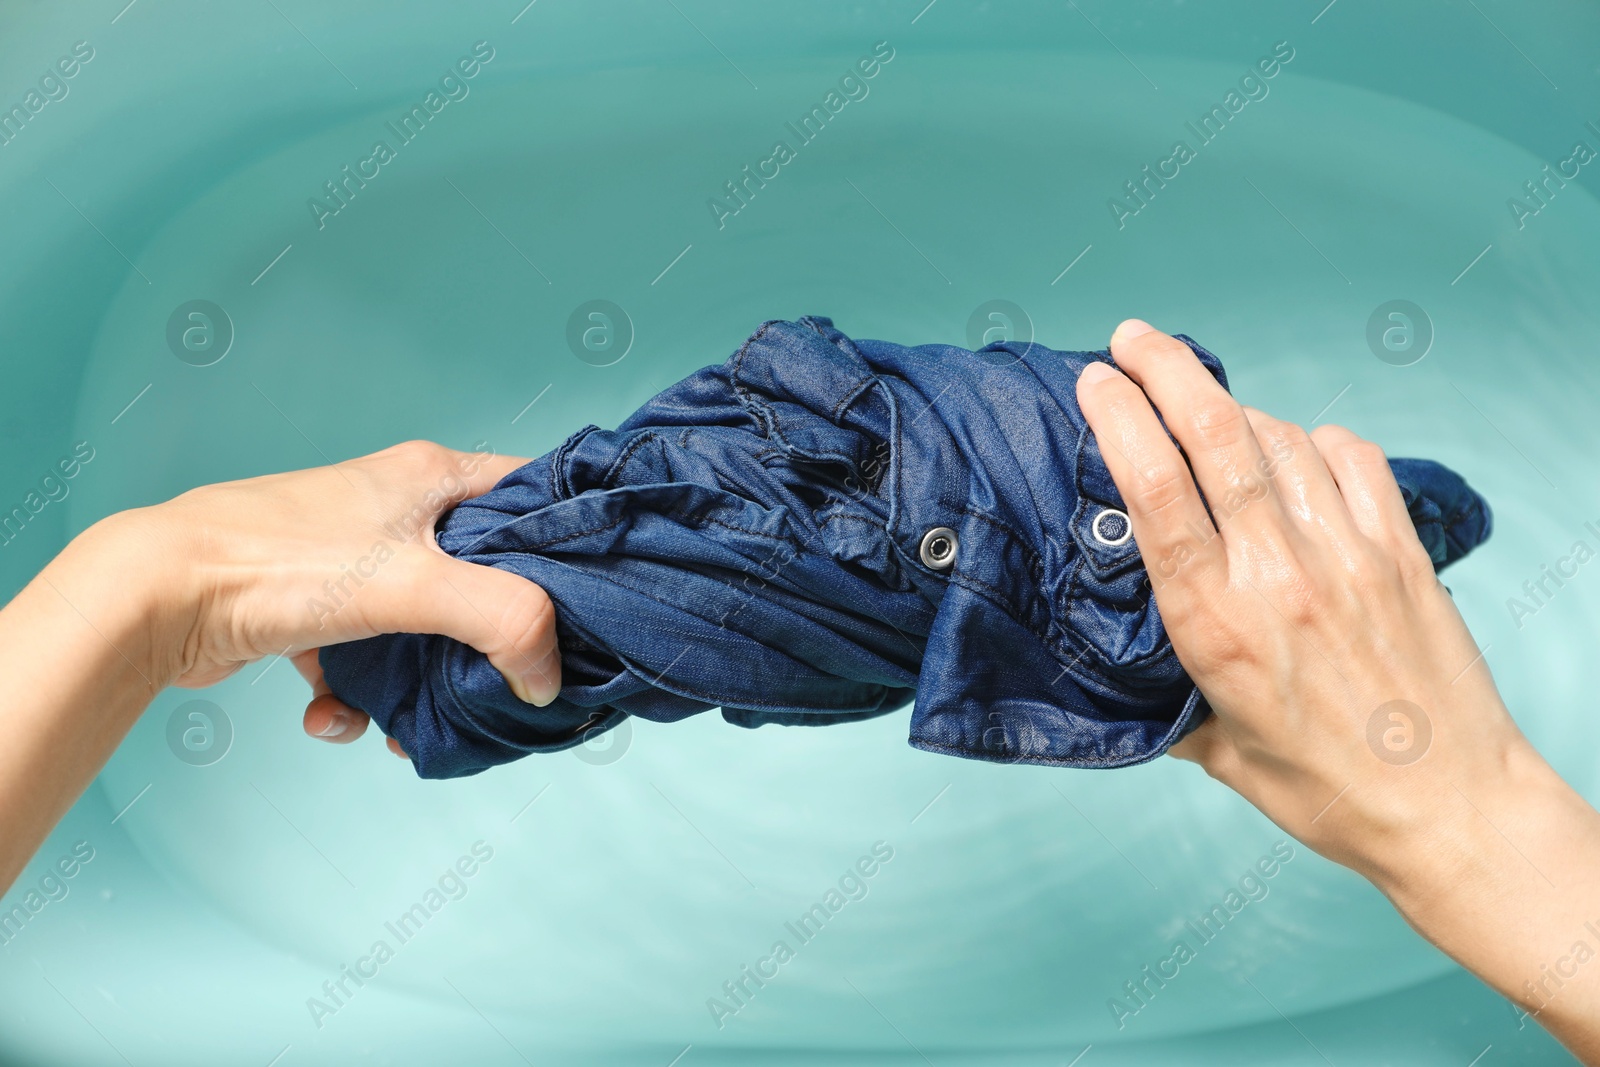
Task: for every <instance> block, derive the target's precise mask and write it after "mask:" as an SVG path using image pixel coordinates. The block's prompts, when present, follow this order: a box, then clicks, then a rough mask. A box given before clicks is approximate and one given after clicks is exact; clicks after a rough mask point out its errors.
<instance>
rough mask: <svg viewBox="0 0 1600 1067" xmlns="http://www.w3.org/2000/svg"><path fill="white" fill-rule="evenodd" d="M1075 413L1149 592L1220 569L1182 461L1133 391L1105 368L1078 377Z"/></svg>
mask: <svg viewBox="0 0 1600 1067" xmlns="http://www.w3.org/2000/svg"><path fill="white" fill-rule="evenodd" d="M1078 406H1079V407H1080V408H1082V409H1083V415H1084V418H1085V419H1086V420H1087V421H1088V423H1089V428H1090V429H1091V430H1092V431H1094V435H1095V439H1096V441H1097V442H1098V443H1099V445H1100V454H1101V456H1102V457H1103V458H1104V459H1105V462H1106V468H1107V470H1109V471H1110V472H1111V479H1112V481H1114V482H1116V484H1117V491H1118V492H1120V493H1121V494H1122V499H1123V502H1124V503H1125V504H1127V506H1128V519H1129V521H1130V522H1132V524H1133V535H1134V540H1135V542H1136V543H1137V544H1138V546H1139V555H1140V556H1141V557H1142V558H1143V560H1144V564H1145V570H1146V571H1147V572H1148V573H1149V575H1150V580H1151V583H1152V585H1153V586H1154V587H1155V588H1158V589H1159V588H1160V587H1161V586H1162V585H1163V584H1164V583H1166V582H1168V581H1170V580H1171V579H1172V578H1174V577H1176V575H1177V571H1178V569H1179V568H1180V567H1187V566H1195V567H1196V568H1197V569H1196V570H1195V571H1192V572H1191V573H1196V574H1199V573H1204V571H1205V570H1206V569H1208V568H1214V567H1219V566H1221V565H1222V564H1223V562H1224V556H1223V552H1222V545H1221V543H1220V541H1219V540H1218V539H1217V537H1216V536H1215V527H1214V526H1213V525H1212V523H1211V517H1210V516H1209V515H1207V514H1206V508H1205V504H1204V503H1203V502H1202V501H1201V500H1200V493H1199V491H1198V490H1197V489H1196V488H1195V484H1194V479H1193V478H1192V477H1190V475H1189V467H1188V465H1187V464H1186V463H1185V462H1184V459H1183V455H1182V453H1180V452H1179V451H1178V449H1177V446H1176V445H1174V444H1173V443H1172V439H1171V438H1169V437H1168V436H1167V432H1166V430H1164V429H1162V427H1161V420H1160V419H1158V418H1157V417H1156V413H1155V411H1154V410H1153V409H1152V408H1151V407H1150V401H1149V400H1148V399H1147V398H1146V397H1145V395H1144V393H1143V392H1142V391H1140V389H1139V387H1138V386H1137V385H1135V384H1133V382H1131V381H1129V380H1128V378H1127V377H1126V376H1124V375H1122V374H1120V373H1118V371H1117V370H1116V368H1114V367H1112V366H1111V365H1110V364H1109V363H1100V362H1094V363H1090V364H1089V365H1088V366H1087V367H1085V368H1084V369H1083V371H1082V373H1080V374H1079V375H1078Z"/></svg>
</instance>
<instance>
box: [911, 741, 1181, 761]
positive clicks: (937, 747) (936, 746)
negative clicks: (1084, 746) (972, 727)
mask: <svg viewBox="0 0 1600 1067" xmlns="http://www.w3.org/2000/svg"><path fill="white" fill-rule="evenodd" d="M911 745H912V747H913V748H921V749H927V750H928V751H930V752H951V753H955V754H957V755H967V756H970V755H971V754H972V753H974V752H984V753H989V752H993V751H994V750H992V749H987V748H979V747H966V746H962V745H945V744H940V743H939V742H937V741H923V740H921V739H919V738H915V737H914V738H912V739H911ZM1159 755H1161V750H1157V751H1155V752H1151V753H1149V754H1148V755H1141V756H1134V757H1132V758H1129V757H1125V756H1018V757H1017V758H1016V759H1015V760H1014V761H1013V762H1016V763H1036V764H1052V765H1055V766H1064V767H1074V766H1081V765H1082V764H1085V763H1115V764H1119V765H1122V766H1128V765H1131V764H1135V763H1147V762H1149V761H1150V760H1152V759H1155V758H1156V757H1157V756H1159Z"/></svg>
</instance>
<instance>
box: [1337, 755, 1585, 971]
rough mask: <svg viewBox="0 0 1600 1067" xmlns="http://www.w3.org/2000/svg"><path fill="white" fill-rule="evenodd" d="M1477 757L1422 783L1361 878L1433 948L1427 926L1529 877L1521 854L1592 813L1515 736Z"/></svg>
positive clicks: (1531, 867)
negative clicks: (1477, 893) (1476, 897)
mask: <svg viewBox="0 0 1600 1067" xmlns="http://www.w3.org/2000/svg"><path fill="white" fill-rule="evenodd" d="M1476 757H1477V758H1475V759H1474V761H1473V766H1472V767H1471V768H1470V771H1462V772H1461V773H1460V774H1452V773H1445V774H1440V775H1437V776H1435V777H1434V778H1433V779H1432V780H1430V781H1429V782H1428V783H1427V786H1426V789H1427V791H1428V794H1429V796H1428V802H1427V803H1426V804H1425V805H1420V806H1418V807H1417V808H1416V809H1415V810H1414V813H1413V815H1412V817H1411V818H1410V819H1409V826H1408V827H1407V829H1406V831H1405V832H1403V833H1398V834H1395V835H1393V837H1392V839H1391V840H1390V841H1389V842H1388V843H1387V845H1386V846H1385V847H1384V848H1382V849H1380V850H1376V851H1375V853H1374V854H1373V855H1372V856H1370V857H1368V863H1367V865H1366V867H1367V869H1365V870H1363V871H1362V872H1361V873H1363V874H1365V875H1366V877H1367V878H1368V879H1369V880H1371V881H1372V882H1373V884H1374V885H1376V886H1377V887H1378V888H1379V889H1380V890H1382V891H1383V893H1384V894H1385V895H1386V896H1388V897H1389V899H1390V900H1391V901H1393V903H1394V905H1395V907H1396V908H1397V909H1398V910H1399V911H1400V913H1401V914H1402V915H1404V916H1405V917H1406V919H1407V920H1408V921H1409V922H1410V923H1411V924H1412V925H1413V926H1415V927H1417V928H1418V929H1419V930H1421V931H1422V932H1423V933H1424V934H1425V935H1426V936H1428V937H1429V938H1430V940H1434V941H1435V942H1438V941H1439V940H1440V937H1441V936H1444V935H1443V934H1442V933H1441V932H1440V931H1438V930H1436V929H1434V928H1435V927H1439V926H1442V925H1445V924H1447V923H1448V922H1449V916H1450V915H1451V913H1452V912H1453V911H1456V910H1459V909H1461V908H1463V907H1465V906H1467V905H1468V901H1467V898H1468V897H1469V896H1470V895H1471V894H1472V893H1473V891H1474V890H1475V889H1483V890H1485V891H1487V890H1489V889H1490V888H1491V887H1495V888H1498V887H1500V886H1502V885H1503V884H1504V883H1505V882H1506V881H1507V880H1508V879H1512V878H1514V879H1527V878H1529V877H1532V878H1535V879H1537V878H1538V877H1539V875H1538V864H1537V861H1535V860H1533V859H1530V858H1529V857H1530V856H1532V855H1537V854H1539V853H1541V852H1543V851H1544V850H1545V848H1546V845H1547V841H1548V839H1549V838H1550V837H1551V836H1552V833H1553V834H1554V836H1555V838H1556V839H1557V840H1559V835H1560V833H1561V832H1562V831H1561V830H1560V829H1559V828H1560V827H1562V826H1570V825H1572V822H1573V820H1575V819H1578V820H1581V819H1584V818H1586V815H1585V813H1590V814H1592V809H1590V808H1589V807H1588V805H1587V804H1585V803H1584V802H1583V801H1582V798H1581V797H1578V795H1577V794H1576V793H1574V792H1573V790H1572V789H1571V787H1570V786H1568V785H1567V784H1566V782H1564V781H1563V780H1562V779H1561V777H1560V776H1559V775H1557V774H1556V773H1555V771H1554V769H1553V768H1551V766H1550V765H1549V763H1547V762H1546V761H1545V759H1544V757H1542V756H1541V755H1539V753H1538V751H1537V750H1535V749H1534V748H1533V746H1532V745H1531V744H1529V743H1528V741H1527V739H1526V738H1524V737H1522V736H1521V735H1520V734H1517V735H1516V736H1515V737H1514V738H1512V739H1509V740H1508V741H1507V742H1506V743H1505V744H1504V745H1501V746H1489V745H1485V746H1484V748H1483V750H1482V751H1480V752H1478V753H1477V754H1476ZM1514 849H1515V851H1513V850H1514ZM1519 852H1521V853H1522V859H1521V860H1520V861H1518V853H1519ZM1541 884H1542V883H1541Z"/></svg>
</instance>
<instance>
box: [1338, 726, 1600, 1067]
mask: <svg viewBox="0 0 1600 1067" xmlns="http://www.w3.org/2000/svg"><path fill="white" fill-rule="evenodd" d="M1436 799H1437V802H1438V808H1437V811H1438V815H1437V818H1435V819H1432V820H1429V824H1428V825H1427V826H1426V827H1424V828H1419V831H1418V832H1417V833H1416V835H1415V836H1414V838H1413V840H1412V842H1411V843H1410V844H1408V845H1405V846H1403V852H1404V853H1409V854H1402V853H1401V852H1397V853H1395V854H1392V855H1387V856H1384V857H1381V858H1377V859H1375V862H1373V863H1372V864H1371V866H1370V868H1369V869H1368V870H1365V871H1363V873H1365V874H1367V875H1368V876H1369V877H1370V878H1372V880H1373V881H1374V882H1375V883H1376V884H1377V885H1378V886H1379V888H1380V889H1382V890H1383V891H1384V892H1385V893H1386V894H1387V895H1388V896H1389V898H1390V899H1391V900H1393V901H1394V903H1395V906H1396V907H1397V908H1398V909H1399V910H1400V912H1401V914H1403V915H1404V916H1405V918H1406V920H1407V921H1408V922H1409V923H1411V925H1412V926H1413V927H1414V928H1415V929H1416V930H1417V931H1418V932H1419V933H1421V934H1422V935H1423V936H1424V937H1426V938H1428V939H1429V940H1430V941H1432V942H1433V943H1434V944H1435V945H1437V946H1438V947H1439V948H1440V949H1441V950H1443V951H1444V952H1445V953H1447V954H1449V955H1450V956H1451V957H1452V958H1454V959H1455V960H1456V961H1457V962H1459V963H1460V964H1461V965H1462V966H1463V967H1465V968H1466V969H1467V970H1469V971H1471V972H1473V973H1474V974H1476V975H1477V976H1478V977H1479V978H1481V979H1482V980H1483V981H1484V982H1486V983H1487V984H1489V985H1490V986H1492V987H1494V989H1496V990H1497V991H1498V992H1500V993H1501V994H1502V995H1504V996H1505V997H1507V998H1508V999H1510V1000H1511V1001H1513V1002H1514V1003H1516V1004H1518V1005H1520V1006H1521V1007H1522V1009H1523V1010H1524V1011H1526V1012H1528V1014H1529V1015H1530V1017H1532V1018H1533V1019H1534V1020H1536V1021H1537V1022H1538V1023H1540V1024H1541V1025H1543V1026H1544V1027H1546V1028H1547V1029H1549V1030H1550V1032H1551V1033H1552V1034H1554V1035H1555V1036H1556V1037H1557V1038H1559V1039H1560V1040H1561V1041H1562V1042H1563V1043H1564V1044H1565V1045H1566V1046H1567V1047H1568V1048H1569V1049H1570V1050H1571V1051H1572V1052H1573V1053H1574V1054H1575V1055H1576V1056H1578V1057H1579V1058H1580V1059H1581V1060H1583V1062H1584V1063H1588V1064H1600V1026H1597V1025H1596V1020H1597V1019H1600V814H1597V813H1596V812H1595V810H1594V809H1593V808H1592V807H1590V806H1589V804H1588V803H1586V802H1585V801H1584V799H1583V798H1582V797H1581V796H1579V795H1578V794H1577V793H1576V792H1575V791H1574V790H1573V789H1572V788H1571V787H1569V786H1568V785H1567V784H1566V783H1565V782H1563V781H1562V780H1561V779H1560V777H1559V776H1557V775H1556V773H1555V772H1554V770H1552V769H1551V768H1550V766H1549V765H1548V764H1547V763H1545V761H1544V760H1543V759H1542V758H1540V757H1539V755H1538V754H1537V753H1536V752H1534V751H1533V750H1532V749H1531V747H1527V748H1520V749H1518V750H1516V751H1515V752H1513V753H1512V754H1511V756H1510V757H1509V758H1508V760H1507V765H1506V774H1505V775H1504V777H1503V778H1500V779H1498V780H1496V781H1493V782H1460V783H1455V785H1454V788H1448V789H1446V790H1444V791H1443V792H1442V794H1441V795H1439V796H1438V797H1437V798H1436Z"/></svg>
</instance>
